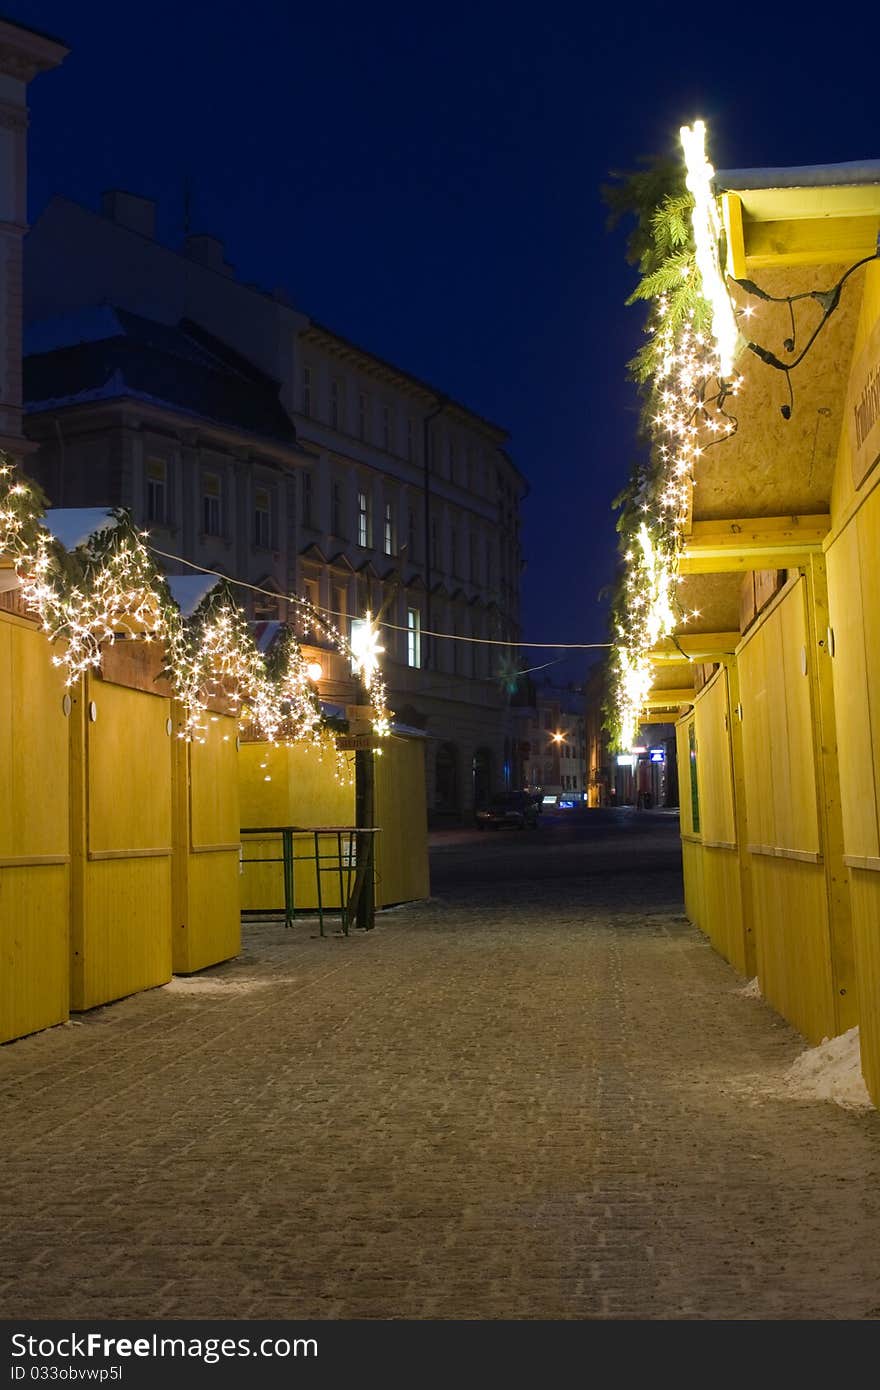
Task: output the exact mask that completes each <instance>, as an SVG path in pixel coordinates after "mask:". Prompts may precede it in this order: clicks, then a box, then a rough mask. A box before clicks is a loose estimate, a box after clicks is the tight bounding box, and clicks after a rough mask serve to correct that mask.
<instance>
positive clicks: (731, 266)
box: [721, 193, 748, 280]
mask: <svg viewBox="0 0 880 1390" xmlns="http://www.w3.org/2000/svg"><path fill="white" fill-rule="evenodd" d="M721 218H722V221H723V223H724V232H725V237H726V241H727V267H726V269H727V274H728V275H730V276H731V277H732V278H733V279H734V280H741V279H744V278H746V277H747V275H748V269H747V265H746V242H745V230H744V227H743V205H742V199H741V198H740V197H738V196H737V194H736V193H722V195H721Z"/></svg>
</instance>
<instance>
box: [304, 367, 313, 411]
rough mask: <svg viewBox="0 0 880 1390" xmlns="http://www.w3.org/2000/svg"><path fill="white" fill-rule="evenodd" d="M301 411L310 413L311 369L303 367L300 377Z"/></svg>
mask: <svg viewBox="0 0 880 1390" xmlns="http://www.w3.org/2000/svg"><path fill="white" fill-rule="evenodd" d="M302 413H303V415H311V413H312V369H311V367H303V378H302Z"/></svg>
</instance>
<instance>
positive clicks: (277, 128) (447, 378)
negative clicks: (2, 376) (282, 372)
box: [3, 0, 880, 659]
mask: <svg viewBox="0 0 880 1390" xmlns="http://www.w3.org/2000/svg"><path fill="white" fill-rule="evenodd" d="M3 8H4V12H5V13H6V14H7V16H8V17H9V18H12V19H17V20H20V21H21V22H22V23H25V24H31V25H33V26H34V27H36V28H41V29H45V30H47V31H49V32H50V33H52V34H54V35H57V36H58V37H59V38H61V39H63V40H64V41H65V42H66V43H67V44H68V45H69V46H70V48H71V50H72V51H71V55H70V57H69V58H68V59H67V61H66V62H65V64H64V66H63V67H62V68H61V69H60V70H59V71H58V72H55V73H51V74H48V75H45V76H43V77H40V78H39V79H37V81H36V82H35V83H34V84H33V86H32V88H31V113H32V127H31V142H30V152H31V170H30V191H31V199H30V201H31V217H32V218H33V217H34V216H36V214H37V213H38V212H39V210H40V208H41V207H42V206H43V204H44V203H45V201H46V199H47V198H48V197H49V196H50V194H51V193H53V192H61V193H65V194H67V195H68V196H70V197H73V198H76V199H77V200H79V201H82V202H86V203H88V204H90V205H92V206H97V203H98V198H99V196H100V193H101V190H102V189H104V188H107V187H113V186H120V187H123V188H127V189H130V190H132V191H134V192H141V193H144V194H146V195H149V196H153V197H156V198H157V199H158V200H159V204H160V219H159V222H160V234H161V235H162V236H163V238H166V239H170V240H177V239H179V237H180V235H181V230H182V216H183V188H184V182H185V179H186V177H187V175H189V176H190V177H191V179H192V181H193V223H194V227H193V229H194V230H195V231H210V232H214V233H215V234H217V235H219V236H221V237H222V238H223V239H224V241H225V243H226V247H227V255H228V258H229V259H230V260H231V261H232V262H233V264H234V265H235V266H236V268H237V271H238V274H239V275H240V277H241V278H242V279H244V280H250V281H257V282H259V283H261V284H263V285H265V286H267V287H270V288H271V287H274V286H279V285H281V286H284V287H285V288H287V289H288V290H289V291H290V293H291V294H292V295H293V296H294V299H295V300H296V302H297V303H298V304H299V305H300V306H301V307H302V308H303V309H304V310H306V311H307V312H311V313H313V314H314V315H315V316H316V317H317V318H319V319H321V320H322V321H323V322H325V323H327V324H329V325H331V326H332V327H334V328H336V329H338V331H339V332H341V333H343V334H346V335H348V336H349V337H351V338H353V339H354V340H355V341H357V342H360V343H362V344H363V345H364V346H365V347H369V348H371V349H373V350H374V351H375V352H377V353H379V354H381V355H383V356H386V357H388V358H390V359H391V360H392V361H395V362H398V363H399V364H400V365H401V366H403V367H406V368H407V369H408V370H410V371H413V372H415V373H418V374H420V375H423V376H424V377H426V378H427V379H428V380H429V381H431V382H433V383H435V384H436V385H438V386H442V387H443V388H445V389H446V390H447V391H449V392H451V393H452V394H454V395H456V396H458V397H460V398H461V399H462V400H463V401H465V402H466V403H468V404H469V405H471V406H472V407H473V408H474V409H476V410H478V411H480V412H482V413H484V414H486V415H488V416H489V417H491V418H492V419H495V420H497V421H498V422H499V423H501V424H503V425H505V426H506V427H507V428H509V429H510V431H511V434H512V447H513V454H514V457H515V459H516V462H517V463H518V465H519V467H520V468H521V469H522V471H523V472H524V473H525V474H526V476H527V477H528V478H529V480H530V484H531V496H530V498H529V500H528V501H527V503H526V506H525V510H524V519H525V548H526V557H527V562H528V564H527V569H526V571H525V574H524V576H523V600H524V619H525V634H524V635H525V636H526V637H527V638H529V639H531V640H541V641H543V640H556V641H567V642H575V641H601V640H603V639H604V637H605V616H604V611H603V609H602V608H601V606H600V605H599V604H598V602H597V593H598V590H599V589H600V588H601V587H602V586H603V585H604V584H606V583H608V582H609V581H610V580H611V579H612V577H613V572H614V556H615V533H614V517H613V513H612V512H611V510H610V502H611V499H612V497H613V496H614V495H615V493H616V492H618V491H619V489H620V487H621V486H622V485H623V482H624V481H625V479H626V476H627V473H628V469H629V465H630V463H631V461H632V458H633V450H634V435H635V419H636V413H637V405H636V400H635V396H634V393H633V390H632V388H630V387H629V386H628V384H627V382H626V361H627V359H628V357H629V356H631V354H632V352H633V351H634V349H635V347H636V345H637V343H638V338H639V331H640V329H639V318H638V311H636V310H625V309H624V307H623V301H624V300H625V298H626V296H627V294H628V292H629V290H630V288H631V286H632V283H633V274H632V271H631V270H630V268H629V267H628V266H627V265H626V262H625V258H624V251H623V238H622V236H621V235H620V234H617V235H615V236H609V235H607V233H606V231H605V212H604V209H603V206H602V204H601V200H600V197H599V185H600V184H601V183H602V182H603V180H604V179H605V178H606V176H607V173H608V170H609V169H613V168H627V167H631V166H632V165H633V164H634V162H635V161H636V159H637V157H638V155H640V154H643V153H650V152H659V151H663V150H664V149H672V148H673V145H674V142H675V138H676V132H677V129H678V127H679V125H680V124H681V123H682V122H683V121H685V120H688V121H690V120H691V119H693V118H694V117H695V116H697V115H701V116H703V117H704V118H705V119H706V120H707V122H708V123H709V127H710V139H711V151H710V158H712V159H713V162H714V163H715V165H716V167H718V168H730V167H735V166H746V165H747V166H752V165H774V164H800V163H825V162H836V161H840V160H848V159H866V158H872V157H880V122H878V117H877V86H878V76H877V53H878V37H880V21H878V19H877V18H876V14H875V11H874V9H873V7H872V6H869V5H867V4H866V5H849V6H847V7H846V10H845V23H844V22H842V23H841V25H840V27H839V30H838V31H837V32H832V31H831V26H830V23H829V17H828V16H827V15H826V16H825V17H824V19H823V22H822V24H821V26H819V25H818V24H817V23H816V22H814V21H813V20H812V19H811V15H810V12H809V11H808V10H806V9H799V8H796V7H788V6H786V7H785V8H784V9H781V10H779V9H777V10H771V7H764V8H762V10H761V11H760V14H759V12H758V11H756V10H755V9H754V7H752V8H751V9H749V10H745V9H743V8H742V7H741V6H736V5H733V6H724V5H722V6H710V7H706V6H687V5H680V6H678V7H674V6H669V5H668V4H664V5H650V4H629V5H626V6H601V7H598V6H597V7H595V8H594V7H592V6H590V5H588V4H585V3H562V4H555V5H553V4H551V5H543V6H542V5H535V4H530V5H528V6H520V5H518V4H516V3H499V2H498V0H492V2H491V3H480V0H472V3H471V4H468V5H457V4H449V3H447V4H445V5H443V6H427V5H424V6H423V5H419V4H413V3H412V0H410V3H408V4H383V3H374V4H372V5H363V4H352V3H343V4H337V5H333V4H320V5H319V4H311V5H305V4H294V3H291V2H290V0H250V3H249V4H247V5H238V4H236V5H227V4H223V3H222V2H221V3H219V4H218V3H216V2H215V3H210V4H208V3H192V0H177V2H176V3H170V0H151V3H150V4H149V5H143V6H132V5H120V4H118V3H112V4H111V3H102V0H77V3H76V4H71V3H70V0H6V3H5V5H4V7H3ZM841 14H842V15H843V14H844V12H843V11H841ZM549 655H551V654H550V653H548V656H549ZM536 659H539V658H536ZM545 659H546V658H545Z"/></svg>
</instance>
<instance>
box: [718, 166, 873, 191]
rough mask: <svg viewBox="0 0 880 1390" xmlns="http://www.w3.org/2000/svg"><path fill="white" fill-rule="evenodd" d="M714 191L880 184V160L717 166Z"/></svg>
mask: <svg viewBox="0 0 880 1390" xmlns="http://www.w3.org/2000/svg"><path fill="white" fill-rule="evenodd" d="M714 183H715V188H716V191H718V192H726V191H729V192H737V191H739V190H742V191H744V192H745V191H746V190H749V189H758V188H842V187H846V186H847V185H858V184H872V183H880V159H866V160H851V161H850V162H849V163H846V164H804V165H801V166H800V167H796V166H792V167H790V168H779V169H719V170H717V171H716V174H715V179H714Z"/></svg>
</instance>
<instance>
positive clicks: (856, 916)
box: [850, 869, 880, 1107]
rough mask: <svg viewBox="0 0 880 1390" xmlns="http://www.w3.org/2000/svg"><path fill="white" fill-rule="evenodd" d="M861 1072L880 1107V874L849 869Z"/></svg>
mask: <svg viewBox="0 0 880 1390" xmlns="http://www.w3.org/2000/svg"><path fill="white" fill-rule="evenodd" d="M850 898H851V901H852V914H853V936H854V939H855V955H856V971H857V979H858V994H859V1041H860V1044H861V1052H862V1074H863V1076H864V1078H865V1084H866V1085H867V1087H868V1091H869V1092H870V1095H871V1099H872V1100H873V1102H874V1104H875V1105H876V1106H878V1107H880V873H872V872H868V871H866V870H864V869H851V870H850Z"/></svg>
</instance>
